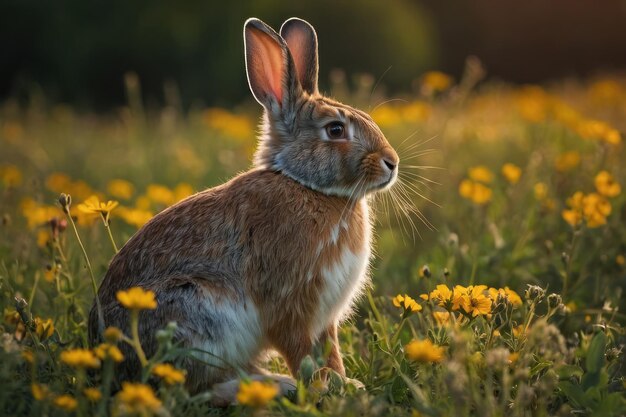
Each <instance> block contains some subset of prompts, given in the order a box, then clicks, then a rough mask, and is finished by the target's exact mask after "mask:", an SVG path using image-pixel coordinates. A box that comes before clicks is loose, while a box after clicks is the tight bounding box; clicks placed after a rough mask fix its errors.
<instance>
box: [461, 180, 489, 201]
mask: <svg viewBox="0 0 626 417" xmlns="http://www.w3.org/2000/svg"><path fill="white" fill-rule="evenodd" d="M459 194H460V195H461V196H462V197H464V198H467V199H468V200H471V201H472V202H473V203H475V204H478V205H483V204H486V203H488V202H489V201H490V200H491V195H492V191H491V189H490V188H489V187H486V186H484V185H483V184H481V183H479V182H474V181H471V180H467V179H465V180H463V181H461V184H459Z"/></svg>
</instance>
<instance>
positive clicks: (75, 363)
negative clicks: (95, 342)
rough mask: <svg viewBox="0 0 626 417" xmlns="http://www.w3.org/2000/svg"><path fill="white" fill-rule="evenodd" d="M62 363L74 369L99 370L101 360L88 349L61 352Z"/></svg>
mask: <svg viewBox="0 0 626 417" xmlns="http://www.w3.org/2000/svg"><path fill="white" fill-rule="evenodd" d="M61 362H63V363H64V364H66V365H68V366H71V367H72V368H99V367H100V359H98V357H97V356H96V354H95V353H93V352H92V351H91V350H88V349H81V348H77V349H71V350H66V351H63V352H61Z"/></svg>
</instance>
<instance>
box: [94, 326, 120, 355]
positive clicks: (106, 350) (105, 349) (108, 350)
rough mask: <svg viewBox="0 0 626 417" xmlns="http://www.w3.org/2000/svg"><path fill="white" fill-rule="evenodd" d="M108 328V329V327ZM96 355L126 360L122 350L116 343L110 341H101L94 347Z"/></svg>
mask: <svg viewBox="0 0 626 417" xmlns="http://www.w3.org/2000/svg"><path fill="white" fill-rule="evenodd" d="M107 330H108V329H107ZM94 353H95V355H96V356H97V357H98V358H100V359H102V360H105V359H111V360H112V361H113V362H117V363H119V362H122V361H123V360H124V355H123V354H122V351H121V350H120V349H119V348H118V347H117V346H115V345H111V344H109V343H101V344H100V345H98V346H97V347H96V348H95V349H94Z"/></svg>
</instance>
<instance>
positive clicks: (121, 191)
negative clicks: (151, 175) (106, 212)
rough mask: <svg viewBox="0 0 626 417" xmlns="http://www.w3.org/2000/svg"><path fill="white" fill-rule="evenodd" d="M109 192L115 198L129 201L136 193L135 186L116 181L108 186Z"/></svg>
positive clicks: (123, 181) (124, 181)
mask: <svg viewBox="0 0 626 417" xmlns="http://www.w3.org/2000/svg"><path fill="white" fill-rule="evenodd" d="M107 191H108V192H109V194H111V195H112V196H113V197H115V198H120V199H122V200H128V199H129V198H131V197H132V196H133V194H134V193H135V186H133V184H131V183H130V182H128V181H126V180H121V179H114V180H111V181H109V183H108V184H107Z"/></svg>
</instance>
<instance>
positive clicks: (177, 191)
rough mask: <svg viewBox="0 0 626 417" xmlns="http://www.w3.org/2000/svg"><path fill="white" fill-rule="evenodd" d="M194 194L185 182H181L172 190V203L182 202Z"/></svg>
mask: <svg viewBox="0 0 626 417" xmlns="http://www.w3.org/2000/svg"><path fill="white" fill-rule="evenodd" d="M193 193H194V191H193V187H192V186H191V185H189V184H187V183H185V182H181V183H180V184H178V185H177V186H176V188H174V201H176V202H178V201H180V200H183V199H185V198H187V197H189V196H190V195H192V194H193Z"/></svg>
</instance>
